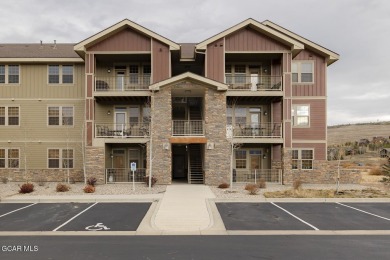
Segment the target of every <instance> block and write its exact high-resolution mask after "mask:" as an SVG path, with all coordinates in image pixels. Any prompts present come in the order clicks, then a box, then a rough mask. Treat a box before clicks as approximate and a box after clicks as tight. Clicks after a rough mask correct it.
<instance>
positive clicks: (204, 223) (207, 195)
mask: <svg viewBox="0 0 390 260" xmlns="http://www.w3.org/2000/svg"><path fill="white" fill-rule="evenodd" d="M213 198H215V196H214V194H213V193H212V192H211V190H210V188H209V187H208V186H206V185H188V184H183V185H177V184H175V185H171V186H168V187H167V190H166V192H165V194H164V196H163V198H162V200H160V202H159V205H158V206H157V209H156V211H155V214H154V216H153V217H152V221H151V222H152V225H154V226H153V227H154V228H155V229H157V230H160V231H200V230H205V229H207V228H209V227H211V225H212V224H213V221H212V214H211V208H210V205H209V204H208V200H209V199H213Z"/></svg>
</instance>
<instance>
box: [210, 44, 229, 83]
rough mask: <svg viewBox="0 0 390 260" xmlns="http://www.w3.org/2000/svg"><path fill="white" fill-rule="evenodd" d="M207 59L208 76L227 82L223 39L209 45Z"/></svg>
mask: <svg viewBox="0 0 390 260" xmlns="http://www.w3.org/2000/svg"><path fill="white" fill-rule="evenodd" d="M206 59H207V61H206V66H207V68H206V69H207V74H206V77H207V78H210V79H213V80H216V81H219V82H225V79H224V74H225V68H224V67H225V65H224V50H223V39H219V40H218V41H215V42H213V43H210V44H209V45H207V52H206Z"/></svg>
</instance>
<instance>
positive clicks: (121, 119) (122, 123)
mask: <svg viewBox="0 0 390 260" xmlns="http://www.w3.org/2000/svg"><path fill="white" fill-rule="evenodd" d="M125 129H126V112H118V111H115V135H118V136H121V135H123V131H124V130H125Z"/></svg>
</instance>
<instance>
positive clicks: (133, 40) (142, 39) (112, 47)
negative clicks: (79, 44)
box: [87, 28, 151, 51]
mask: <svg viewBox="0 0 390 260" xmlns="http://www.w3.org/2000/svg"><path fill="white" fill-rule="evenodd" d="M150 50H151V46H150V37H147V36H144V35H142V34H140V33H138V32H136V31H135V30H132V29H130V28H126V29H124V30H122V31H120V32H118V33H116V34H114V35H112V36H110V37H109V38H107V39H104V40H102V41H101V42H99V43H96V44H95V45H93V46H91V47H89V48H88V49H87V51H150Z"/></svg>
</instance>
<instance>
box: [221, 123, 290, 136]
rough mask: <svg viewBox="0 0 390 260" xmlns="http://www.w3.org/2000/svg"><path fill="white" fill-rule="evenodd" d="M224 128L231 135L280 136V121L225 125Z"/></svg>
mask: <svg viewBox="0 0 390 260" xmlns="http://www.w3.org/2000/svg"><path fill="white" fill-rule="evenodd" d="M226 130H227V131H228V132H229V131H230V132H232V133H228V134H229V135H230V134H232V135H233V137H257V138H282V132H283V131H282V123H262V124H250V125H243V124H237V125H234V126H231V125H229V126H227V128H226Z"/></svg>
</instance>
